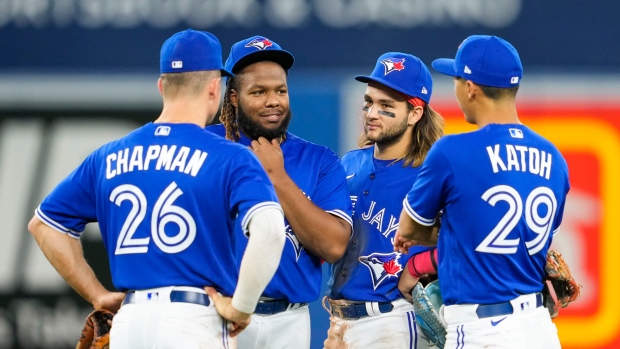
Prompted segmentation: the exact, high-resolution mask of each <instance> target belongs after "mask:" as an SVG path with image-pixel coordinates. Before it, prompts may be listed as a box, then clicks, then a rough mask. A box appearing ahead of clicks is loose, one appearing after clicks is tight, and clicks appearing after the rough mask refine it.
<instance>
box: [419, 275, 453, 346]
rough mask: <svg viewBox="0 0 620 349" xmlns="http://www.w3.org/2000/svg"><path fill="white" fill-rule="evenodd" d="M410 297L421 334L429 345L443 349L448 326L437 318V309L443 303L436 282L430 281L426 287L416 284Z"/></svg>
mask: <svg viewBox="0 0 620 349" xmlns="http://www.w3.org/2000/svg"><path fill="white" fill-rule="evenodd" d="M411 296H412V297H413V308H414V310H415V320H416V322H417V323H418V326H419V327H420V329H421V330H422V334H423V335H424V337H426V340H427V341H428V342H429V343H430V344H431V345H435V346H436V347H437V348H439V349H443V347H444V346H445V344H446V334H447V332H446V328H447V327H448V326H447V324H446V323H445V321H443V319H442V318H441V317H440V316H439V308H440V307H441V305H442V304H443V302H442V301H441V291H440V290H439V285H438V283H437V281H432V282H431V283H429V284H428V285H426V287H422V285H421V284H420V283H417V284H416V285H415V287H414V288H413V290H412V291H411Z"/></svg>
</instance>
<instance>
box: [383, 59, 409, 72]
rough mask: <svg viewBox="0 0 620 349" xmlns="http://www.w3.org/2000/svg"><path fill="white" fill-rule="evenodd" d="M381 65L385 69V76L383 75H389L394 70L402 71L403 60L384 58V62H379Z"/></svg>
mask: <svg viewBox="0 0 620 349" xmlns="http://www.w3.org/2000/svg"><path fill="white" fill-rule="evenodd" d="M381 64H383V66H384V67H385V74H384V75H388V74H389V73H391V72H393V71H395V70H403V69H405V59H404V58H386V59H384V60H382V61H381Z"/></svg>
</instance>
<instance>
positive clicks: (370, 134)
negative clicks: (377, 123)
mask: <svg viewBox="0 0 620 349" xmlns="http://www.w3.org/2000/svg"><path fill="white" fill-rule="evenodd" d="M366 138H368V140H369V141H371V142H376V141H377V140H379V139H381V131H379V130H378V129H374V130H369V129H366Z"/></svg>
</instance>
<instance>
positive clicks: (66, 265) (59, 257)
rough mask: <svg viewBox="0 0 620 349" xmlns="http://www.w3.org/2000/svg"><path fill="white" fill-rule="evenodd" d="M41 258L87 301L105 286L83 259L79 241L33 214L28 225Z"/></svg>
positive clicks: (102, 291) (94, 298)
mask: <svg viewBox="0 0 620 349" xmlns="http://www.w3.org/2000/svg"><path fill="white" fill-rule="evenodd" d="M28 229H29V230H30V232H31V233H32V235H33V236H34V238H35V240H36V241H37V244H38V245H39V247H40V248H41V250H42V251H43V254H44V255H45V257H46V258H47V259H48V260H49V261H50V263H51V264H52V266H53V267H54V268H55V269H56V271H58V273H59V274H60V276H62V277H63V278H64V279H65V281H66V282H67V283H68V284H69V286H71V287H72V288H73V289H74V290H75V291H76V292H77V293H79V294H80V296H82V297H83V298H84V299H86V300H87V301H88V302H90V303H91V304H92V303H93V302H94V301H95V300H96V299H97V298H98V297H99V296H100V295H102V294H103V293H106V292H107V291H106V289H105V288H104V287H103V285H102V284H101V283H100V282H99V280H98V279H97V277H96V276H95V273H94V272H93V270H92V269H91V268H90V266H89V265H88V263H86V260H85V259H84V256H83V252H82V245H81V244H80V241H79V240H77V239H74V238H72V237H70V236H68V235H66V234H62V233H59V232H57V231H55V230H54V229H52V228H50V227H49V226H47V225H46V224H45V223H43V222H41V221H40V220H39V218H37V217H36V216H35V217H33V218H32V220H31V221H30V223H29V224H28Z"/></svg>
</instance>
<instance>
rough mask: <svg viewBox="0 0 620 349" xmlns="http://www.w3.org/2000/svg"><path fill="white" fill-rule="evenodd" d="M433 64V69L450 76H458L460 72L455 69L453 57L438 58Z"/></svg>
mask: <svg viewBox="0 0 620 349" xmlns="http://www.w3.org/2000/svg"><path fill="white" fill-rule="evenodd" d="M431 65H432V66H433V69H435V70H436V71H438V72H440V73H442V74H445V75H449V76H458V74H457V73H456V71H455V70H454V59H452V58H438V59H436V60H434V61H433V63H432V64H431Z"/></svg>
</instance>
